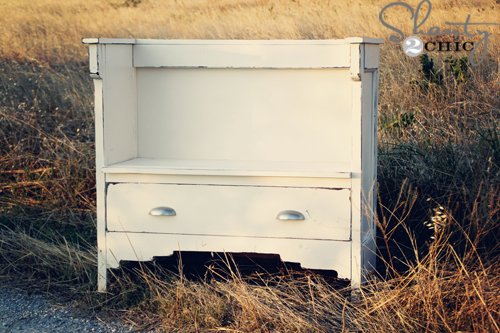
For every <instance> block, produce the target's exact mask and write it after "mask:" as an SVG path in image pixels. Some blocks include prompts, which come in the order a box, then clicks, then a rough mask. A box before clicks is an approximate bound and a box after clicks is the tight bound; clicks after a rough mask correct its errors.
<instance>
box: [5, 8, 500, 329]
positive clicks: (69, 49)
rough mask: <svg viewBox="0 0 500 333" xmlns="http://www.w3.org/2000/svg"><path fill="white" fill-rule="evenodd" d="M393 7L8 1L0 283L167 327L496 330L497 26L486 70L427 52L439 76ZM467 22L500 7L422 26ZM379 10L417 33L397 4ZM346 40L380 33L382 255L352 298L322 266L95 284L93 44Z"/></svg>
mask: <svg viewBox="0 0 500 333" xmlns="http://www.w3.org/2000/svg"><path fill="white" fill-rule="evenodd" d="M391 2H392V1H386V0H384V1H382V0H381V1H377V0H358V1H356V0H353V1H347V0H346V1H342V2H336V1H328V0H249V1H245V0H242V1H238V0H190V1H188V0H184V1H182V0H165V1H160V0H142V1H141V0H100V1H97V0H87V1H83V0H68V1H63V0H45V1H40V0H31V1H29V0H18V1H8V0H4V1H0V13H1V15H2V20H0V283H1V285H16V286H18V287H23V288H27V289H29V290H38V291H39V292H44V293H47V294H50V295H59V296H58V297H63V296H64V295H66V296H67V297H72V298H75V297H78V299H79V302H80V304H81V307H82V309H87V310H88V311H97V310H106V311H107V313H108V314H109V315H114V316H122V317H124V318H126V320H128V321H129V322H132V323H135V324H136V326H137V327H138V328H152V327H160V328H162V329H164V330H165V331H169V330H172V329H182V330H185V331H189V330H191V331H196V330H199V329H213V330H234V331H239V332H273V331H301V332H306V331H309V332H317V331H325V332H331V331H339V332H343V331H346V332H347V331H362V332H458V331H464V332H495V331H500V328H499V326H500V278H499V276H500V261H499V259H500V257H499V255H500V222H499V220H500V138H499V135H500V128H499V121H500V74H499V65H500V38H498V36H499V35H500V27H498V26H493V25H491V26H481V28H480V29H481V30H486V31H489V32H490V33H491V34H492V36H490V38H489V40H488V49H487V50H486V56H485V59H484V61H483V62H482V63H481V64H480V65H479V66H474V67H471V66H461V65H460V59H464V57H468V56H469V52H464V51H461V52H437V51H435V52H426V53H425V54H426V55H427V56H428V57H429V59H428V60H429V61H430V60H432V63H433V67H432V69H429V68H430V67H429V65H428V63H427V67H426V65H425V59H423V58H421V57H415V58H410V57H408V56H406V55H405V54H404V53H403V52H402V49H401V43H394V42H391V41H390V40H389V37H390V35H391V34H394V32H393V31H391V30H389V29H388V28H386V27H384V26H383V25H382V24H381V22H380V20H379V13H380V11H381V10H382V8H384V7H385V6H386V5H388V4H390V3H391ZM406 3H408V4H410V5H411V6H412V7H413V8H414V9H415V8H416V7H417V6H418V4H419V3H420V1H406ZM424 7H425V6H424ZM469 14H470V15H471V19H470V21H471V22H498V23H500V3H499V2H498V0H491V1H487V0H474V1H465V0H442V1H438V0H435V1H433V2H432V12H431V14H430V16H429V18H428V19H427V21H426V22H425V24H424V25H423V26H422V29H425V30H427V29H429V28H430V27H432V26H439V27H441V28H446V27H447V26H446V25H445V22H458V23H463V22H464V21H465V20H466V19H467V15H469ZM424 15H425V11H424V10H422V12H421V14H420V17H421V19H423V16H424ZM384 19H385V20H386V21H387V22H388V23H390V24H391V25H393V26H394V27H398V28H399V29H401V30H402V31H403V32H404V33H405V35H406V36H410V35H412V28H413V21H412V20H411V19H410V14H409V12H408V11H406V10H404V9H403V8H391V9H389V10H387V11H386V12H385V14H384ZM476 28H477V26H476ZM477 29H479V28H477ZM351 36H367V37H378V38H383V39H384V40H385V44H384V45H383V46H382V47H381V55H380V94H379V115H378V117H379V126H378V130H379V132H378V133H379V137H378V139H379V154H378V156H379V160H378V227H379V230H378V236H379V239H378V240H377V243H378V247H379V256H380V260H379V261H378V263H379V267H378V272H374V274H373V275H372V276H371V277H370V283H369V284H368V285H367V286H366V287H365V288H364V289H362V290H361V293H360V295H359V297H358V299H357V300H356V301H351V300H350V298H349V297H347V295H348V293H347V292H346V291H345V290H337V289H334V288H332V287H331V286H330V285H329V284H328V283H327V282H325V281H323V280H322V279H321V278H320V277H315V276H296V277H269V279H270V280H259V281H257V282H256V281H255V280H252V279H248V278H246V277H243V276H241V275H239V274H238V273H237V272H232V273H231V272H230V274H226V275H224V276H225V277H224V278H223V279H218V280H213V281H204V282H200V281H189V280H186V279H184V278H183V277H182V276H179V275H172V274H169V273H165V272H161V271H159V270H158V271H156V270H153V271H151V272H148V271H147V270H146V269H143V271H142V272H141V274H140V275H139V280H140V281H137V280H135V282H134V283H131V282H130V281H131V280H129V279H127V277H126V276H125V277H119V278H117V280H116V282H115V284H114V286H113V288H111V290H110V292H109V293H107V294H97V293H95V292H94V291H95V289H96V274H97V273H96V251H95V245H96V240H95V165H94V164H95V161H94V148H95V147H94V120H93V105H92V103H93V91H92V87H93V86H92V80H91V79H90V76H89V73H88V59H87V46H85V45H83V44H82V43H81V39H82V38H84V37H116V38H176V39H177V38H187V39H193V38H196V39H336V38H345V37H351ZM421 38H422V39H423V40H424V41H437V42H439V41H444V42H446V41H471V42H474V43H478V42H479V39H480V38H479V37H478V36H476V37H467V36H460V35H454V36H450V35H448V36H435V37H429V36H421ZM480 52H482V50H480ZM480 52H478V53H480ZM450 56H451V57H452V58H451V59H450V58H449V57H450ZM465 63H467V62H465ZM425 68H427V69H425ZM432 73H434V74H432ZM431 74H432V75H431ZM433 75H434V76H433ZM433 77H434V78H435V77H438V78H439V79H433ZM165 275H166V277H165ZM254 279H255V277H254ZM266 279H267V278H266Z"/></svg>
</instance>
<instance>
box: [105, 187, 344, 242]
mask: <svg viewBox="0 0 500 333" xmlns="http://www.w3.org/2000/svg"><path fill="white" fill-rule="evenodd" d="M163 206H167V207H171V208H173V209H174V210H175V212H176V215H175V216H152V215H150V214H149V212H150V210H151V209H153V208H156V207H163ZM286 210H293V211H297V212H300V213H302V214H303V215H304V218H305V219H304V220H279V219H277V215H278V214H279V213H280V212H282V211H286ZM106 217H107V230H108V231H117V232H123V231H126V232H150V233H168V234H191V235H217V236H245V237H273V238H303V239H325V240H326V239H327V240H349V239H350V236H351V230H350V227H351V226H350V218H351V208H350V189H324V188H322V189H316V188H293V187H271V186H217V185H178V184H175V185H169V184H130V183H119V184H111V185H109V186H108V190H107V200H106Z"/></svg>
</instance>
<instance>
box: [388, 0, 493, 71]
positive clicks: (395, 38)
mask: <svg viewBox="0 0 500 333" xmlns="http://www.w3.org/2000/svg"><path fill="white" fill-rule="evenodd" d="M424 4H427V13H426V15H425V18H424V19H423V20H422V21H421V22H419V21H418V16H419V15H418V14H419V13H420V9H421V8H422V5H424ZM394 6H403V7H405V8H407V9H408V10H409V11H410V13H411V17H410V19H413V34H414V35H424V36H444V35H459V36H460V35H462V36H466V37H475V36H480V37H481V39H480V40H479V42H477V43H474V42H473V41H466V42H458V41H456V42H442V41H441V42H433V41H428V42H426V43H424V42H423V41H422V39H420V38H419V37H417V36H410V37H408V38H406V39H405V35H404V33H403V32H402V31H401V30H399V29H398V28H396V27H394V26H392V25H390V24H388V23H387V22H385V20H384V12H385V11H386V10H387V9H389V8H391V7H394ZM431 10H432V5H431V2H430V1H429V0H423V1H422V2H421V3H420V4H419V5H418V6H417V9H416V10H413V7H411V6H410V5H408V4H406V3H404V2H393V3H391V4H388V5H387V6H385V7H384V8H383V9H382V11H381V12H380V15H379V19H380V22H382V24H383V25H384V26H386V27H387V28H389V29H391V30H393V31H395V32H396V33H397V34H398V35H391V37H390V38H389V39H390V40H391V41H392V42H395V43H399V42H401V41H402V40H403V39H404V42H403V51H404V52H405V53H406V54H407V55H409V56H410V57H416V56H418V55H420V54H421V53H422V52H423V51H424V49H425V50H426V51H461V50H465V51H472V52H471V54H470V57H469V61H470V63H471V65H472V66H477V65H479V64H480V63H482V62H483V60H484V57H485V56H486V50H487V49H488V38H489V37H490V36H491V35H492V33H490V32H488V31H486V30H479V29H477V30H475V31H474V29H473V26H485V25H500V23H475V22H470V14H469V15H467V19H466V20H465V22H464V23H451V22H445V24H446V25H449V26H462V28H463V32H460V31H458V30H457V29H453V30H452V29H451V28H448V29H444V30H443V31H441V29H440V28H439V27H431V28H429V29H428V30H427V32H424V31H423V30H419V28H420V27H421V26H422V25H423V24H424V23H425V21H427V19H428V18H429V16H430V15H431ZM480 47H482V50H483V53H482V55H481V60H479V61H478V62H475V61H474V54H475V52H476V51H477V50H478V48H480Z"/></svg>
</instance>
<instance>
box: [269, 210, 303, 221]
mask: <svg viewBox="0 0 500 333" xmlns="http://www.w3.org/2000/svg"><path fill="white" fill-rule="evenodd" d="M276 218H277V219H278V220H305V218H304V215H302V213H299V212H296V211H294V210H284V211H282V212H280V213H279V214H278V216H276Z"/></svg>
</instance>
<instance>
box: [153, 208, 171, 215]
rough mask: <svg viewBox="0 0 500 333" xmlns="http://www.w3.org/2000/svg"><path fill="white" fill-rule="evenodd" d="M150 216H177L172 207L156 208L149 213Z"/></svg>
mask: <svg viewBox="0 0 500 333" xmlns="http://www.w3.org/2000/svg"><path fill="white" fill-rule="evenodd" d="M149 215H153V216H175V215H177V214H176V213H175V210H174V209H173V208H170V207H156V208H153V209H151V210H150V211H149Z"/></svg>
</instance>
